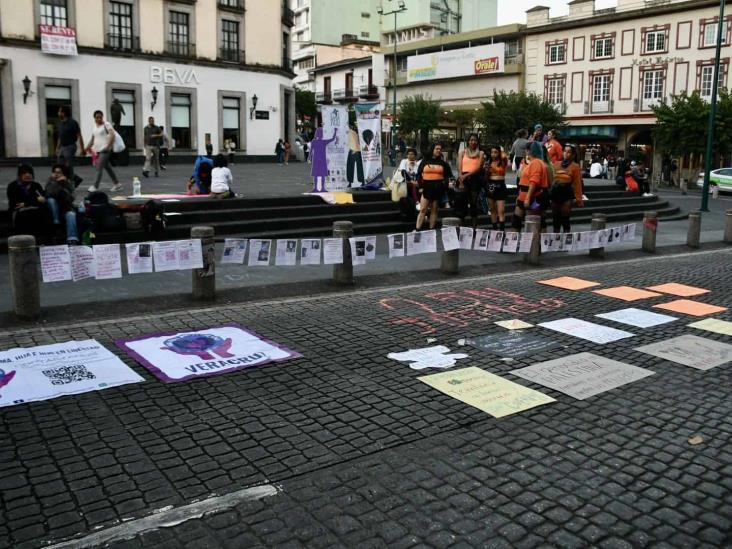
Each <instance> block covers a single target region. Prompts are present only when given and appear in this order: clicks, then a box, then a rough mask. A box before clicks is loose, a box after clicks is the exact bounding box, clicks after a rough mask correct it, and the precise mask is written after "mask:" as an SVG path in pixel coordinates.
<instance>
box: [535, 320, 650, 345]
mask: <svg viewBox="0 0 732 549" xmlns="http://www.w3.org/2000/svg"><path fill="white" fill-rule="evenodd" d="M539 326H541V327H542V328H547V329H549V330H554V331H555V332H561V333H563V334H568V335H571V336H574V337H579V338H580V339H586V340H587V341H592V342H593V343H599V344H603V343H610V342H612V341H618V340H619V339H623V338H626V337H632V336H633V335H635V334H631V333H630V332H625V331H623V330H616V329H615V328H608V327H607V326H601V325H600V324H595V323H593V322H587V321H586V320H580V319H579V318H562V319H560V320H553V321H552V322H542V323H541V324H539Z"/></svg>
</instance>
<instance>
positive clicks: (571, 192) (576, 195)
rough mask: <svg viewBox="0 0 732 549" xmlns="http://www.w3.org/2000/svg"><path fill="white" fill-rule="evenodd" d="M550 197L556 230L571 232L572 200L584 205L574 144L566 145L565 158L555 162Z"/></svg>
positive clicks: (580, 175) (557, 231)
mask: <svg viewBox="0 0 732 549" xmlns="http://www.w3.org/2000/svg"><path fill="white" fill-rule="evenodd" d="M550 198H551V200H552V218H553V222H554V232H555V233H559V232H561V230H562V229H564V232H565V233H568V232H569V229H570V222H569V216H570V215H571V213H572V201H573V200H574V203H575V204H577V206H578V207H580V208H581V207H582V206H584V204H583V202H582V171H581V170H580V167H579V164H577V149H575V148H574V147H573V146H572V145H567V146H566V147H564V158H563V159H562V160H561V161H559V162H554V184H553V185H552V188H551V192H550Z"/></svg>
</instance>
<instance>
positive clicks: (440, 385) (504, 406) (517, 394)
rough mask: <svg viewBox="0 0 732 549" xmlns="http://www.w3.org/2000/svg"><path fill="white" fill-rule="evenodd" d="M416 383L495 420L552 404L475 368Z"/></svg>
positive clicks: (435, 376)
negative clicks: (432, 388)
mask: <svg viewBox="0 0 732 549" xmlns="http://www.w3.org/2000/svg"><path fill="white" fill-rule="evenodd" d="M417 379H419V380H420V381H421V382H422V383H426V384H427V385H429V386H430V387H434V388H435V389H437V390H438V391H440V392H442V393H445V394H446V395H448V396H451V397H452V398H455V399H457V400H459V401H461V402H464V403H466V404H469V405H470V406H474V407H475V408H478V409H479V410H481V411H483V412H485V413H487V414H490V415H492V416H493V417H497V418H500V417H505V416H509V415H511V414H515V413H517V412H522V411H524V410H529V409H531V408H535V407H536V406H541V405H542V404H549V403H550V402H554V399H553V398H552V397H550V396H547V395H545V394H544V393H540V392H539V391H535V390H534V389H529V388H528V387H524V386H523V385H519V384H518V383H514V382H513V381H509V380H507V379H503V378H502V377H499V376H497V375H493V374H490V373H488V372H486V371H485V370H481V369H480V368H476V367H475V366H473V367H470V368H462V369H460V370H453V371H451V372H440V373H439V374H432V375H430V376H422V377H419V378H417Z"/></svg>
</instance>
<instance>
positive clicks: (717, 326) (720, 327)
mask: <svg viewBox="0 0 732 549" xmlns="http://www.w3.org/2000/svg"><path fill="white" fill-rule="evenodd" d="M689 327H690V328H696V329H698V330H706V331H708V332H714V333H715V334H722V335H728V336H732V322H727V321H726V320H719V319H717V318H705V319H704V320H699V321H697V322H692V323H691V324H689Z"/></svg>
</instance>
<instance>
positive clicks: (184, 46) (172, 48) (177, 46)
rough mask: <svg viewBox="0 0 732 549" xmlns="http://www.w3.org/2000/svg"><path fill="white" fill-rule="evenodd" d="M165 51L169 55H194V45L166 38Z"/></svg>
mask: <svg viewBox="0 0 732 549" xmlns="http://www.w3.org/2000/svg"><path fill="white" fill-rule="evenodd" d="M165 52H166V53H169V54H170V55H177V56H180V57H195V56H196V45H195V44H190V43H187V42H173V41H171V40H168V42H167V43H166V49H165Z"/></svg>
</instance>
